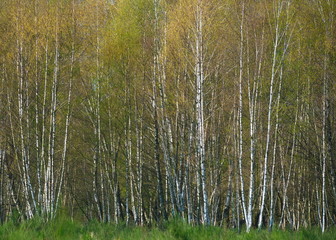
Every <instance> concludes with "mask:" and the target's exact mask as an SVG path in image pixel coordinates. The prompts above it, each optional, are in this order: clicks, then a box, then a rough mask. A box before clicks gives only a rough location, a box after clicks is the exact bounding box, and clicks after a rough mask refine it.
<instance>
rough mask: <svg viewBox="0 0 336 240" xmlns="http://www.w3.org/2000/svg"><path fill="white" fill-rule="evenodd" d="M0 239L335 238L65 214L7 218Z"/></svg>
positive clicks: (334, 234)
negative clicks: (91, 219) (143, 223)
mask: <svg viewBox="0 0 336 240" xmlns="http://www.w3.org/2000/svg"><path fill="white" fill-rule="evenodd" d="M0 239H1V240H21V239H22V240H40V239H41V240H42V239H43V240H58V239H59V240H76V239H78V240H100V239H101V240H105V239H106V240H107V239H109V240H110V239H116V240H117V239H118V240H119V239H123V240H128V239H129V240H137V239H143V240H147V239H149V240H150V239H157V240H161V239H162V240H163V239H164V240H166V239H167V240H170V239H177V240H188V239H192V240H194V239H195V240H198V239H199V240H207V239H208V240H215V239H221V240H306V239H307V240H335V239H336V228H333V229H329V230H328V231H327V232H325V233H324V234H322V233H321V230H320V229H319V228H312V229H302V230H300V231H282V230H274V231H272V232H269V231H267V230H262V231H258V230H252V231H251V232H250V233H245V232H243V231H242V232H241V233H238V232H237V231H236V230H225V229H223V228H220V227H211V226H210V227H203V226H191V225H188V224H187V223H186V222H185V221H183V220H181V219H171V220H169V221H167V222H165V223H163V224H161V225H160V226H156V227H151V228H149V227H136V226H126V225H125V224H119V225H113V224H104V223H98V222H89V223H80V222H78V221H72V220H70V219H68V218H66V217H58V218H57V219H55V220H53V221H49V222H44V221H43V220H42V219H41V218H34V219H32V220H29V221H25V222H22V223H18V222H16V221H13V220H12V221H8V222H6V223H4V224H3V225H1V226H0Z"/></svg>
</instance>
